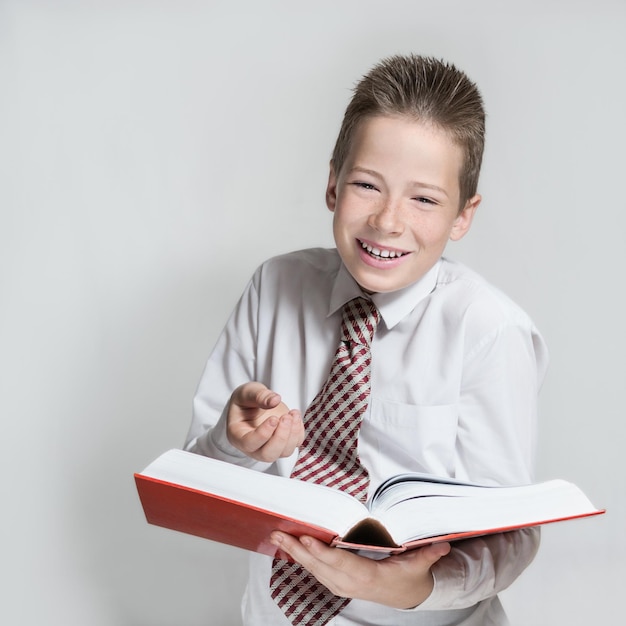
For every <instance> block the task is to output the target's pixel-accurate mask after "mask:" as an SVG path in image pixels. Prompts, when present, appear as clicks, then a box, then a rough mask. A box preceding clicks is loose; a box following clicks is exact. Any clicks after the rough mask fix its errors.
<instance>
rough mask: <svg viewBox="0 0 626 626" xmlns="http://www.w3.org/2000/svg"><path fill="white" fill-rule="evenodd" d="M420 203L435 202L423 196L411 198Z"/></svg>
mask: <svg viewBox="0 0 626 626" xmlns="http://www.w3.org/2000/svg"><path fill="white" fill-rule="evenodd" d="M413 200H416V201H417V202H419V203H420V204H437V203H436V202H435V201H434V200H433V199H432V198H425V197H424V196H418V197H417V198H413Z"/></svg>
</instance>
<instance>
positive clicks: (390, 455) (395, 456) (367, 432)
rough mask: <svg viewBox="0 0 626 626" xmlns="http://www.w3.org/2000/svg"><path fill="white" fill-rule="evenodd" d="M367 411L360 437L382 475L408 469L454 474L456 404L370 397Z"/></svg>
mask: <svg viewBox="0 0 626 626" xmlns="http://www.w3.org/2000/svg"><path fill="white" fill-rule="evenodd" d="M368 413H369V414H368V415H367V416H366V417H365V418H364V420H363V423H362V426H361V430H362V432H361V436H362V437H363V439H364V443H367V444H368V445H367V448H368V449H369V448H370V446H371V448H372V458H371V459H370V462H371V463H372V464H373V465H374V466H375V467H376V469H377V470H378V471H380V472H381V475H382V476H389V475H393V474H399V473H402V472H409V471H414V472H427V473H430V474H438V475H443V476H454V469H455V468H454V465H455V447H456V439H457V425H458V411H457V405H456V404H443V405H434V406H425V405H415V404H403V403H400V402H391V401H389V400H381V399H379V398H375V397H373V398H372V399H371V403H370V411H369V412H368ZM364 447H365V446H364ZM364 452H365V450H364ZM367 456H369V455H367ZM377 473H378V472H377Z"/></svg>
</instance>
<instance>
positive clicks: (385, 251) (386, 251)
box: [357, 239, 409, 259]
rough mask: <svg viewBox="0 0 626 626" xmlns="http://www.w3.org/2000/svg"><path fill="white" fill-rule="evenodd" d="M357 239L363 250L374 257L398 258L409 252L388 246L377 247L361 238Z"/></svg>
mask: <svg viewBox="0 0 626 626" xmlns="http://www.w3.org/2000/svg"><path fill="white" fill-rule="evenodd" d="M357 241H358V242H359V245H360V246H361V248H363V250H365V251H366V252H367V253H368V254H369V255H370V256H372V257H374V258H375V259H398V258H400V257H402V256H405V255H406V254H409V253H408V252H401V251H400V250H392V249H390V248H378V247H376V246H373V245H371V244H369V243H367V242H366V241H363V240H361V239H358V240H357Z"/></svg>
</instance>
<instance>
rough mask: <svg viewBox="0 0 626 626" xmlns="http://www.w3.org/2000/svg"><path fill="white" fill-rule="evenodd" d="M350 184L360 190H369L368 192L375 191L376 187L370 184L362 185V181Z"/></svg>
mask: <svg viewBox="0 0 626 626" xmlns="http://www.w3.org/2000/svg"><path fill="white" fill-rule="evenodd" d="M351 184H352V185H354V186H355V187H360V188H361V189H369V190H375V189H376V187H374V185H372V184H371V183H364V182H362V181H355V182H353V183H351Z"/></svg>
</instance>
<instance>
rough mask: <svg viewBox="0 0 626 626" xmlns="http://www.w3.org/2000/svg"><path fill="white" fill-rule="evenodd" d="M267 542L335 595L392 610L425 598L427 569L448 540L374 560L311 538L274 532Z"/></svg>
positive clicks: (428, 588)
mask: <svg viewBox="0 0 626 626" xmlns="http://www.w3.org/2000/svg"><path fill="white" fill-rule="evenodd" d="M271 541H272V543H273V544H274V545H276V546H277V547H280V549H281V550H283V551H284V552H287V553H288V554H289V555H290V556H291V558H292V559H293V560H294V561H296V562H297V563H299V564H300V565H302V566H303V567H304V568H305V569H306V570H307V571H309V572H310V573H311V574H313V576H315V578H317V580H319V582H321V583H322V584H323V585H325V586H326V587H328V589H330V591H332V592H333V593H334V594H335V595H337V596H341V597H343V598H358V599H361V600H369V601H370V602H378V603H379V604H384V605H386V606H390V607H393V608H396V609H410V608H413V607H416V606H418V605H419V604H421V603H422V602H424V600H426V598H428V596H429V595H430V594H431V592H432V590H433V585H434V582H433V577H432V574H431V571H430V568H431V567H432V566H433V565H434V564H435V563H436V562H437V561H438V560H439V559H440V558H441V557H443V556H445V555H446V554H448V552H450V544H449V543H436V544H432V545H430V546H425V547H423V548H419V549H417V550H411V551H409V552H405V553H403V554H399V555H395V556H391V557H389V558H386V559H383V560H381V561H375V560H372V559H368V558H367V557H363V556H359V555H357V554H354V553H352V552H349V551H348V550H343V549H341V548H331V547H329V546H327V545H326V544H324V543H322V542H321V541H318V540H317V539H314V538H313V537H307V536H304V537H300V539H297V538H296V537H293V536H291V535H288V534H286V533H283V532H279V531H275V532H273V533H272V536H271Z"/></svg>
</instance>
